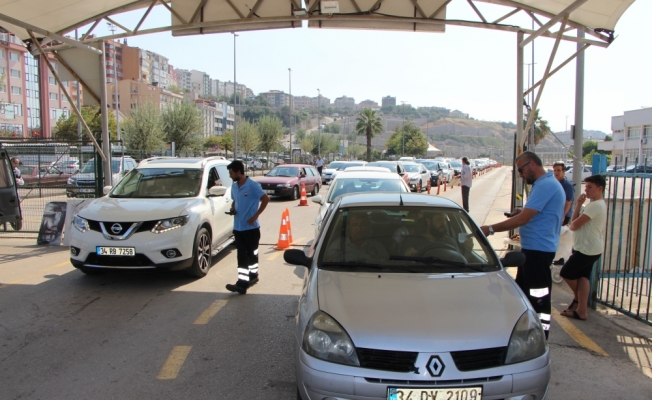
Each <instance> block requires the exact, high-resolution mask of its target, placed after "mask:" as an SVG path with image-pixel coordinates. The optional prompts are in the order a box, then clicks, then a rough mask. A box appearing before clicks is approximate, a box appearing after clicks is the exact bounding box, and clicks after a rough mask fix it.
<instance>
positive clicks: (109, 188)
mask: <svg viewBox="0 0 652 400" xmlns="http://www.w3.org/2000/svg"><path fill="white" fill-rule="evenodd" d="M112 188H113V186H104V187H103V188H102V193H104V195H105V196H106V195H107V194H109V192H110V191H111V189H112Z"/></svg>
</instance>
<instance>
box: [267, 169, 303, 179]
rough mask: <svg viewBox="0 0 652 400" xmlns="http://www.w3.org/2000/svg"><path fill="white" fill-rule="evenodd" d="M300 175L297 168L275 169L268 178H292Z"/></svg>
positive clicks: (268, 174) (269, 173)
mask: <svg viewBox="0 0 652 400" xmlns="http://www.w3.org/2000/svg"><path fill="white" fill-rule="evenodd" d="M298 175H299V168H297V167H274V168H272V169H271V170H270V171H269V172H268V173H267V176H285V177H292V178H294V177H296V176H298Z"/></svg>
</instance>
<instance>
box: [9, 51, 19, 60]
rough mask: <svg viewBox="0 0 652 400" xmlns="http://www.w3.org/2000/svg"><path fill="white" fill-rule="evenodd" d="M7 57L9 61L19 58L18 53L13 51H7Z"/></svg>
mask: <svg viewBox="0 0 652 400" xmlns="http://www.w3.org/2000/svg"><path fill="white" fill-rule="evenodd" d="M9 59H10V60H11V61H18V60H20V56H19V55H18V53H14V52H13V51H10V52H9Z"/></svg>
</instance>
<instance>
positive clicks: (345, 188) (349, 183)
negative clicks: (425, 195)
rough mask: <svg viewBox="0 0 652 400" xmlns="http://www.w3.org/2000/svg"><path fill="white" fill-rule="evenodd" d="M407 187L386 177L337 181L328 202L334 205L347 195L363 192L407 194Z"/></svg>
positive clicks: (331, 189)
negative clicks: (339, 198) (338, 198)
mask: <svg viewBox="0 0 652 400" xmlns="http://www.w3.org/2000/svg"><path fill="white" fill-rule="evenodd" d="M407 191H408V190H407V189H406V188H405V185H403V184H402V183H401V181H400V180H399V179H388V178H386V177H373V176H370V177H369V178H343V179H339V178H338V179H336V180H335V182H333V184H332V185H331V188H330V190H329V193H330V195H329V196H328V199H327V201H328V202H329V203H332V202H334V201H335V199H336V198H337V197H339V196H341V195H343V194H347V193H359V192H360V193H361V192H404V193H405V192H407Z"/></svg>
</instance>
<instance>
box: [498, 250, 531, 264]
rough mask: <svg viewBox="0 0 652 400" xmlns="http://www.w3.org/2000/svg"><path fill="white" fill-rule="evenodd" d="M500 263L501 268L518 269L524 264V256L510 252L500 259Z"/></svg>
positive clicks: (517, 252) (516, 252)
mask: <svg viewBox="0 0 652 400" xmlns="http://www.w3.org/2000/svg"><path fill="white" fill-rule="evenodd" d="M500 263H501V264H503V267H520V266H522V265H523V264H525V254H523V253H521V252H520V251H510V252H509V253H507V254H505V257H503V258H501V259H500Z"/></svg>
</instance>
